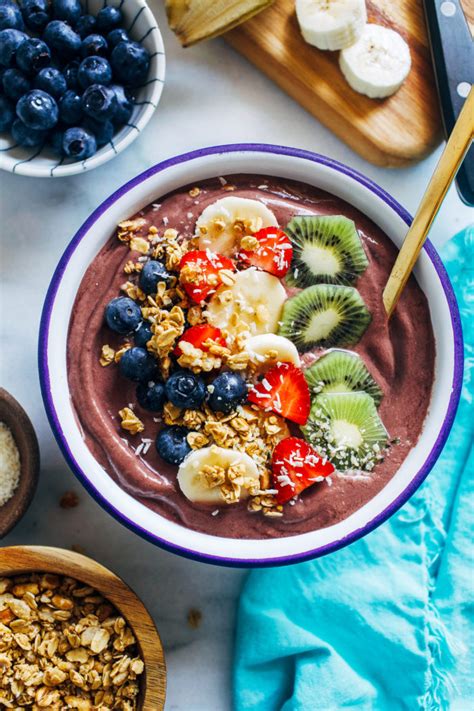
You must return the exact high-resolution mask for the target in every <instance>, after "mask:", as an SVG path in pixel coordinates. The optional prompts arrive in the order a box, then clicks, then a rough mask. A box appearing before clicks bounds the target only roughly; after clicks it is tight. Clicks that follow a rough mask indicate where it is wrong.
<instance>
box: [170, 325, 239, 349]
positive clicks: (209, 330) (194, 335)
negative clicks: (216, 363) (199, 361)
mask: <svg viewBox="0 0 474 711" xmlns="http://www.w3.org/2000/svg"><path fill="white" fill-rule="evenodd" d="M208 340H211V341H215V343H218V344H219V345H220V346H226V345H227V341H226V340H225V338H224V336H223V335H222V331H221V329H220V328H216V326H211V325H210V324H208V323H202V324H198V325H197V326H191V328H188V330H187V331H185V332H184V333H183V335H182V336H181V338H180V339H179V341H178V343H177V344H176V348H175V349H174V354H175V355H177V356H180V355H181V353H182V350H181V348H180V347H179V344H180V343H182V342H183V341H186V343H191V345H192V346H194V348H200V349H201V350H202V351H207V350H208V348H207V346H205V345H204V344H205V342H206V341H208Z"/></svg>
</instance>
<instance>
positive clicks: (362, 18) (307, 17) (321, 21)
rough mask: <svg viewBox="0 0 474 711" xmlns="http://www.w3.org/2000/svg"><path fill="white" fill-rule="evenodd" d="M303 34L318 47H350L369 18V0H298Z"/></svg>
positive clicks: (310, 42)
mask: <svg viewBox="0 0 474 711" xmlns="http://www.w3.org/2000/svg"><path fill="white" fill-rule="evenodd" d="M296 16H297V18H298V22H299V25H300V29H301V34H302V35H303V37H304V39H305V40H306V42H308V44H312V45H314V47H318V49H329V50H331V51H335V50H338V49H343V47H349V46H350V45H351V44H353V43H354V42H356V40H357V39H358V38H359V37H360V35H361V34H362V31H363V29H364V25H365V23H366V22H367V10H366V7H365V0H296Z"/></svg>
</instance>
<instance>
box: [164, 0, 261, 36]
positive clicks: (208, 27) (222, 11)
mask: <svg viewBox="0 0 474 711" xmlns="http://www.w3.org/2000/svg"><path fill="white" fill-rule="evenodd" d="M273 2H274V0H166V3H165V6H166V14H167V16H168V22H169V26H170V27H171V29H172V30H173V32H174V33H175V34H176V35H177V37H178V39H179V41H180V42H181V44H182V45H183V47H190V46H191V45H193V44H196V43H197V42H201V41H202V40H205V39H211V38H212V37H217V36H218V35H221V34H223V33H224V32H227V31H228V30H231V29H232V28H233V27H236V26H237V25H240V23H241V22H245V20H248V19H250V18H251V17H253V16H254V15H256V14H257V13H258V12H261V10H264V9H265V8H266V7H269V5H271V4H272V3H273Z"/></svg>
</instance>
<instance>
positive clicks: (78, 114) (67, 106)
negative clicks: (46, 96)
mask: <svg viewBox="0 0 474 711" xmlns="http://www.w3.org/2000/svg"><path fill="white" fill-rule="evenodd" d="M58 108H59V120H60V121H64V123H67V124H68V125H69V126H74V125H76V126H77V125H78V124H79V123H80V122H81V120H82V117H83V111H82V99H81V97H80V96H79V94H76V92H75V91H73V90H72V89H68V90H67V91H66V93H65V94H63V95H62V96H61V98H60V99H59V102H58Z"/></svg>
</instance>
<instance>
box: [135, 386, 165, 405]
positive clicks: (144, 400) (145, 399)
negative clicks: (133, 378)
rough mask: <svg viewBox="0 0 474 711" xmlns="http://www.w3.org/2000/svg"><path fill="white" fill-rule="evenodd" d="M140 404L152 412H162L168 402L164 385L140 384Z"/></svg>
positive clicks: (138, 389) (138, 394) (138, 397)
mask: <svg viewBox="0 0 474 711" xmlns="http://www.w3.org/2000/svg"><path fill="white" fill-rule="evenodd" d="M137 400H138V403H139V404H140V405H141V406H142V407H143V408H144V409H145V410H150V411H151V412H161V411H162V410H163V405H164V404H165V402H166V393H165V386H164V385H163V383H155V382H153V381H150V382H149V383H140V385H138V387H137Z"/></svg>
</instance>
